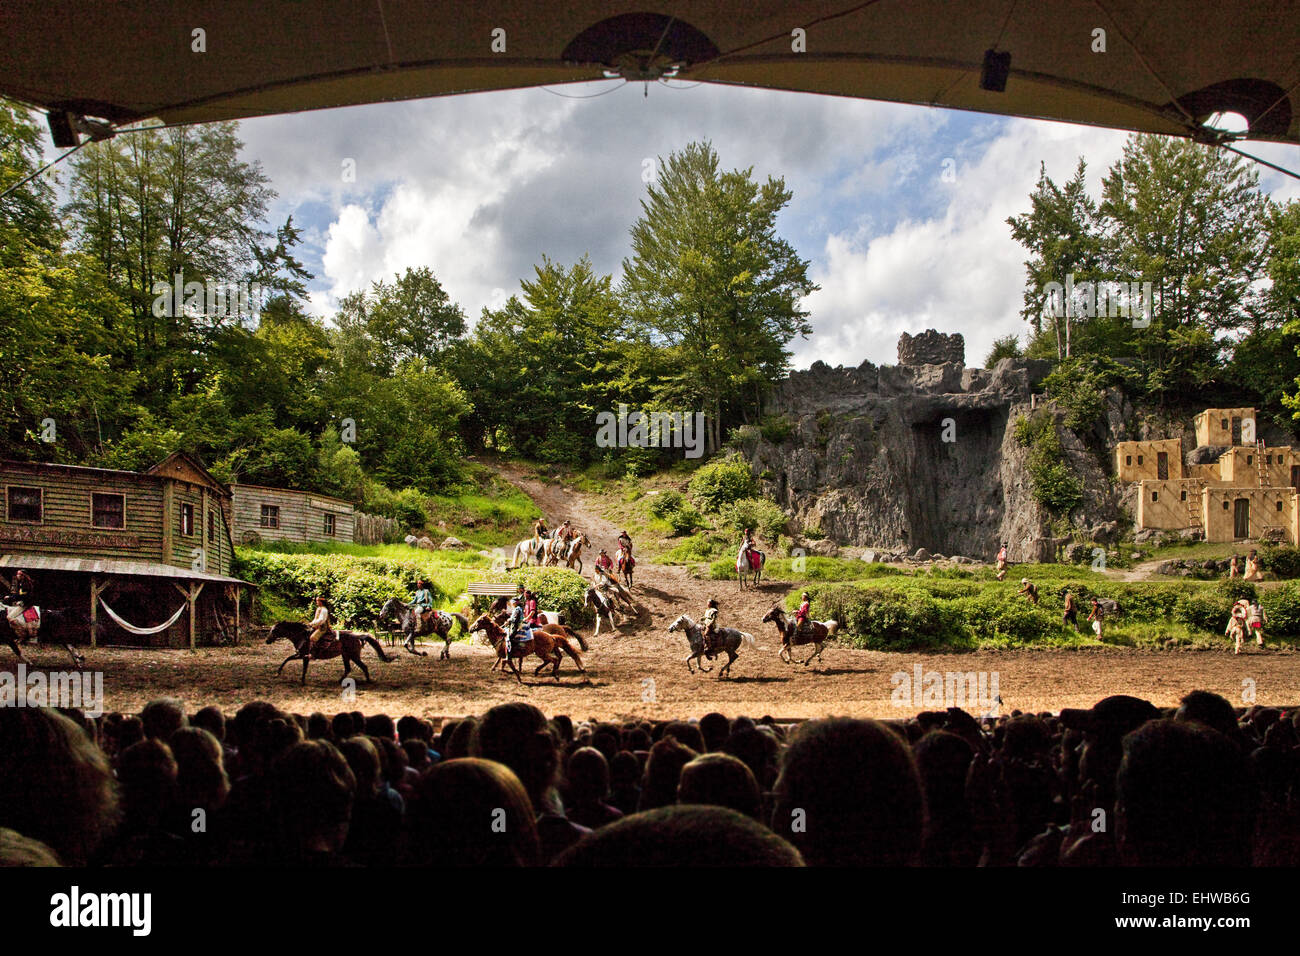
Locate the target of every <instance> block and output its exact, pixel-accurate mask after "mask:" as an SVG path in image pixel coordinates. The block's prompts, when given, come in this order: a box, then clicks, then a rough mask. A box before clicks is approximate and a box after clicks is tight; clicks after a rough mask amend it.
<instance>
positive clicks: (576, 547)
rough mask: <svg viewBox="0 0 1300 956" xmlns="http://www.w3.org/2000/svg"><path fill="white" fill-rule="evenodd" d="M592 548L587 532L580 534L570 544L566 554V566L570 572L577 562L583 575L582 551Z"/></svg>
mask: <svg viewBox="0 0 1300 956" xmlns="http://www.w3.org/2000/svg"><path fill="white" fill-rule="evenodd" d="M584 547H588V548H589V547H591V541H590V539H588V537H587V535H586V533H585V532H581V531H580V532H578V536H577V537H576V538H574V539H573V540H572V541H570V542H569V547H568V550H566V551H565V552H564V555H563V558H564V566H565V567H566V568H568V569H570V570H572V569H573V564H574V562H575V561H576V562H577V564H578V573H579V574H581V573H582V549H583V548H584Z"/></svg>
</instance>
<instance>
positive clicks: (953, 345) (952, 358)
mask: <svg viewBox="0 0 1300 956" xmlns="http://www.w3.org/2000/svg"><path fill="white" fill-rule="evenodd" d="M945 362H955V363H957V364H958V365H964V364H966V340H965V339H963V338H962V336H961V334H960V333H959V332H954V333H952V334H951V335H944V334H943V333H942V332H936V331H935V330H934V329H926V330H925V331H924V332H921V333H920V334H918V335H908V334H907V333H906V332H904V333H903V334H902V335H900V336H899V337H898V364H899V365H941V364H943V363H945Z"/></svg>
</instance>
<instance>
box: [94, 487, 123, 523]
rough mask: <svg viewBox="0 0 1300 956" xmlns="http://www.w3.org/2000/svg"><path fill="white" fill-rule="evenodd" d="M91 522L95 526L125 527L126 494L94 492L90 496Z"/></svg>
mask: <svg viewBox="0 0 1300 956" xmlns="http://www.w3.org/2000/svg"><path fill="white" fill-rule="evenodd" d="M90 524H91V526H92V527H95V528H125V527H126V495H115V494H110V493H108V492H102V491H96V492H93V493H92V494H91V496H90Z"/></svg>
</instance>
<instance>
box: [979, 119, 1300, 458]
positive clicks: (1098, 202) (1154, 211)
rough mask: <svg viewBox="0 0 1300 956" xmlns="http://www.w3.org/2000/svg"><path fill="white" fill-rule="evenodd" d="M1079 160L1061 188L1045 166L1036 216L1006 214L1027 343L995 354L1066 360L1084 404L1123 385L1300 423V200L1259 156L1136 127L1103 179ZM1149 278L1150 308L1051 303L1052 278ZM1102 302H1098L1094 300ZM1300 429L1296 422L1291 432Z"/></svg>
mask: <svg viewBox="0 0 1300 956" xmlns="http://www.w3.org/2000/svg"><path fill="white" fill-rule="evenodd" d="M1086 174H1087V167H1086V165H1085V163H1084V161H1083V159H1082V158H1081V159H1080V160H1079V163H1078V166H1077V168H1076V169H1075V171H1074V174H1073V175H1072V176H1071V178H1070V179H1069V180H1068V181H1067V182H1066V183H1065V184H1064V185H1058V184H1057V183H1055V182H1053V181H1052V179H1050V178H1049V177H1048V176H1047V174H1046V171H1045V170H1044V171H1043V172H1042V173H1041V174H1040V177H1039V180H1038V185H1037V188H1036V189H1035V190H1034V192H1033V194H1032V195H1031V196H1030V209H1029V211H1028V212H1026V213H1024V214H1022V215H1019V216H1014V217H1012V218H1011V219H1010V220H1008V223H1009V225H1010V226H1011V232H1012V236H1013V237H1014V238H1015V239H1016V240H1017V241H1018V242H1019V243H1021V244H1022V245H1023V246H1024V247H1025V248H1026V250H1028V252H1029V255H1030V257H1029V259H1028V260H1027V261H1026V263H1025V269H1026V271H1025V293H1024V309H1023V312H1022V315H1023V317H1024V318H1025V319H1026V320H1027V321H1028V323H1029V328H1028V332H1027V334H1026V336H1025V344H1024V346H1023V347H1022V346H1021V345H1020V342H1019V339H1018V337H1009V338H1006V339H1000V340H998V341H997V342H996V343H995V345H994V349H993V351H992V354H991V355H990V356H989V358H990V360H995V359H997V358H1000V357H1003V356H1006V355H1015V354H1025V355H1028V356H1030V357H1034V358H1050V359H1055V360H1058V361H1060V362H1061V365H1060V366H1059V367H1058V370H1057V372H1056V373H1055V381H1054V384H1056V386H1057V389H1058V391H1060V392H1061V393H1062V394H1065V395H1067V396H1069V395H1073V396H1074V398H1075V400H1076V403H1077V404H1081V405H1086V404H1087V402H1086V398H1087V396H1088V395H1089V394H1091V395H1094V396H1095V394H1096V389H1097V387H1098V386H1099V385H1107V384H1119V383H1123V384H1124V385H1125V386H1126V388H1127V389H1128V391H1129V394H1130V396H1131V397H1132V398H1134V399H1145V400H1148V401H1151V402H1152V403H1159V404H1165V403H1173V402H1180V401H1188V400H1193V399H1194V400H1195V401H1201V402H1204V401H1210V400H1212V401H1237V400H1240V401H1241V402H1244V403H1249V404H1254V405H1256V406H1257V407H1259V408H1260V409H1262V410H1263V412H1264V414H1266V415H1267V416H1269V417H1270V418H1271V419H1272V420H1273V421H1274V422H1275V423H1276V424H1278V425H1281V426H1283V427H1286V428H1288V429H1290V430H1292V431H1293V432H1294V431H1295V426H1296V420H1295V418H1294V411H1295V410H1296V409H1300V402H1298V401H1297V399H1296V398H1295V394H1296V391H1297V376H1300V355H1298V353H1297V345H1298V344H1300V202H1297V201H1294V200H1292V201H1291V202H1289V203H1277V202H1274V201H1273V200H1272V199H1270V198H1269V197H1268V196H1267V195H1266V194H1265V193H1263V192H1262V191H1261V190H1260V189H1259V183H1258V179H1259V177H1258V174H1257V172H1256V169H1255V167H1254V166H1253V164H1251V163H1249V162H1248V161H1246V160H1244V159H1242V158H1240V157H1238V156H1234V155H1232V154H1231V153H1228V152H1226V151H1223V150H1216V149H1212V148H1209V147H1205V146H1200V145H1197V144H1195V143H1192V142H1189V141H1185V140H1176V139H1169V138H1165V137H1160V136H1131V137H1130V138H1129V140H1128V142H1127V143H1126V145H1125V148H1124V154H1123V156H1122V157H1121V159H1120V160H1119V161H1118V162H1117V163H1116V164H1115V165H1114V166H1112V167H1111V169H1109V170H1108V171H1107V173H1106V175H1105V176H1104V177H1103V179H1102V184H1101V194H1100V197H1099V198H1095V197H1093V196H1090V195H1089V194H1088V191H1087V186H1086ZM1070 274H1072V275H1073V277H1074V281H1075V283H1076V284H1077V283H1083V282H1097V281H1110V282H1114V281H1118V282H1122V283H1125V284H1127V283H1145V282H1149V283H1151V289H1152V299H1153V305H1154V309H1153V314H1152V316H1151V317H1150V324H1149V325H1147V324H1146V317H1145V316H1140V317H1136V318H1138V321H1137V322H1134V321H1133V318H1135V317H1134V316H1129V317H1123V316H1113V315H1110V314H1109V310H1108V314H1106V315H1101V314H1096V315H1093V314H1089V312H1090V311H1092V310H1090V309H1089V308H1088V305H1089V303H1087V302H1085V301H1078V302H1076V303H1075V306H1076V308H1075V309H1074V310H1073V311H1074V312H1075V314H1074V315H1072V316H1071V315H1061V314H1058V313H1060V312H1061V311H1062V310H1061V309H1059V308H1058V309H1051V308H1047V306H1048V302H1047V295H1046V293H1045V289H1046V287H1047V286H1048V283H1051V282H1057V283H1063V282H1064V280H1065V278H1066V276H1067V275H1070ZM1095 311H1097V312H1100V311H1101V310H1100V309H1096V310H1095ZM1297 434H1300V432H1297Z"/></svg>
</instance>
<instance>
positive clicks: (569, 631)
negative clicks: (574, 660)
mask: <svg viewBox="0 0 1300 956" xmlns="http://www.w3.org/2000/svg"><path fill="white" fill-rule="evenodd" d="M560 626H561V627H563V628H564V633H565V634H566V635H568V636H569V637H572V638H574V639H575V640H576V641H577V642H578V646H579V647H581V648H582V649H583V650H584V651H585V650H586V649H587V640H586V638H584V637H583V636H582V632H581V631H579V630H578V629H577V628H572V627H568V626H567V625H564V624H561V625H560Z"/></svg>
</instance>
